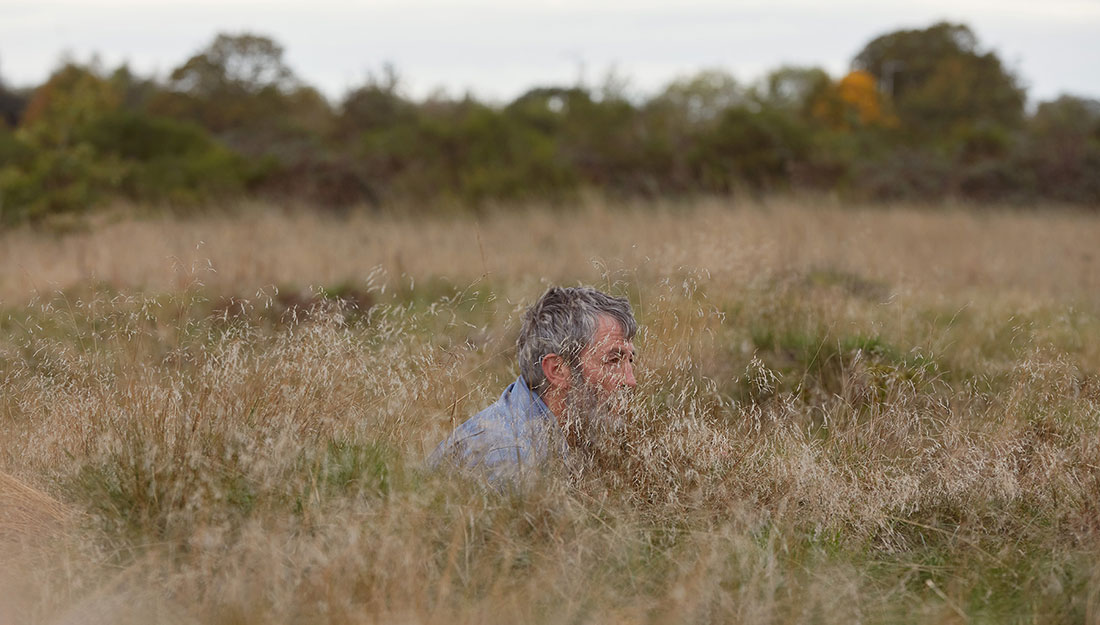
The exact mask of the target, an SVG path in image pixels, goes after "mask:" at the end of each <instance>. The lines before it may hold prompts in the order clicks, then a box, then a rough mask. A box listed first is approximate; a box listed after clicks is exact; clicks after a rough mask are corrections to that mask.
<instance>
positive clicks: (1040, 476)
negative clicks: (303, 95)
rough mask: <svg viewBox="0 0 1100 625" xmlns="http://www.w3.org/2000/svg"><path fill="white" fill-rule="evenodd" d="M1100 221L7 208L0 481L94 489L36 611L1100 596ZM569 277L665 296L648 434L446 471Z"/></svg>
mask: <svg viewBox="0 0 1100 625" xmlns="http://www.w3.org/2000/svg"><path fill="white" fill-rule="evenodd" d="M1098 235H1100V219H1098V218H1097V217H1096V216H1095V215H1090V214H1086V213H1079V212H1072V211H1064V210H1057V209H1053V208H1052V209H1050V210H1047V211H1045V212H1044V213H1042V214H1041V215H1040V214H1038V213H1020V212H1006V211H996V212H993V211H988V212H987V211H977V210H970V211H964V210H959V209H953V208H945V207H901V206H899V207H895V208H893V209H889V210H882V209H876V210H871V209H866V210H864V209H859V208H842V207H837V206H832V205H829V204H828V202H817V203H811V202H803V203H799V202H794V201H778V200H777V201H773V202H769V203H766V204H746V205H732V206H731V205H729V204H722V203H719V202H713V203H709V204H702V205H696V206H685V205H671V204H669V205H664V206H657V207H654V206H647V207H607V206H591V207H588V208H584V209H576V210H574V211H572V212H569V213H566V214H563V213H560V212H557V213H551V212H544V211H541V210H538V209H532V208H526V209H523V210H514V211H507V212H505V211H502V212H500V213H499V214H493V215H490V216H487V217H485V218H484V219H483V220H481V221H476V220H473V219H466V218H433V219H430V220H419V221H413V220H406V219H395V218H387V217H367V216H362V215H357V214H356V215H350V216H348V217H347V218H346V219H334V218H319V217H317V216H307V215H302V214H282V213H273V212H270V211H259V212H255V213H253V212H249V211H244V212H243V213H242V214H241V215H239V216H238V217H237V218H236V219H229V218H226V217H210V218H202V219H193V220H161V219H156V220H148V221H140V220H121V221H117V222H114V223H104V224H101V225H98V226H96V227H94V228H92V229H90V230H88V231H86V232H76V233H71V234H66V235H60V236H59V235H53V234H45V233H42V232H40V231H36V230H29V229H28V230H15V231H9V232H6V233H4V234H0V237H2V239H0V250H2V251H0V254H3V255H5V256H7V257H6V258H3V260H2V262H0V267H2V268H3V269H2V272H3V273H0V301H2V304H0V306H3V320H2V321H0V324H2V325H0V327H3V329H4V333H3V334H2V335H0V376H2V377H0V380H3V393H2V394H0V437H2V440H3V441H4V445H3V446H2V448H0V470H3V471H7V472H8V473H11V474H16V475H20V476H26V477H27V478H28V479H32V480H33V481H34V482H35V483H36V484H42V485H43V486H45V487H46V488H47V489H48V490H49V491H50V492H51V493H56V494H57V496H58V498H59V499H60V500H61V501H63V502H64V505H65V506H67V507H71V508H73V509H75V510H77V511H79V512H80V514H79V516H76V517H72V520H71V521H69V522H67V524H66V526H65V527H66V528H67V532H66V533H65V536H64V538H63V539H59V540H57V541H55V542H54V543H52V544H50V545H47V546H45V547H43V548H42V550H41V551H40V552H39V553H40V554H41V556H42V557H41V558H40V560H41V562H42V563H41V564H39V565H38V566H34V567H25V568H23V569H21V570H20V571H19V575H20V576H21V578H22V579H23V580H24V581H25V583H26V588H25V589H24V590H23V591H22V592H20V593H18V594H7V595H5V596H4V597H3V600H4V601H3V603H4V605H3V606H2V609H4V610H7V612H6V614H12V615H14V617H13V620H18V621H21V622H65V621H70V622H75V621H74V620H73V619H74V618H78V617H77V616H74V615H79V616H81V617H84V618H83V621H84V622H95V621H99V622H118V621H125V620H126V619H132V620H135V621H137V622H203V623H272V622H287V623H290V622H294V623H303V622H305V623H321V622H325V623H329V622H332V623H390V622H410V623H435V622H447V623H453V622H460V623H461V622H470V623H473V622H477V623H495V622H501V623H504V622H508V623H513V622H545V623H557V622H599V623H605V622H699V623H709V622H753V623H758V622H807V623H809V622H844V621H860V622H884V623H885V622H899V621H901V622H920V623H925V622H956V621H960V622H961V621H977V622H1003V621H1005V620H1011V619H1014V618H1020V619H1022V620H1029V621H1037V622H1050V623H1054V622H1067V621H1069V622H1081V621H1086V622H1087V621H1091V620H1094V619H1095V618H1096V615H1097V614H1098V612H1097V608H1098V605H1097V599H1096V598H1097V596H1098V594H1097V588H1098V586H1097V580H1100V569H1098V568H1097V566H1096V555H1097V553H1098V549H1100V524H1098V523H1097V521H1096V519H1097V518H1098V514H1100V513H1098V509H1097V504H1096V502H1097V501H1098V496H1100V468H1098V467H1100V462H1098V460H1097V458H1098V454H1100V384H1098V375H1100V346H1098V344H1097V341H1096V340H1095V337H1096V336H1100V299H1098V295H1097V294H1098V293H1100V271H1098V269H1100V259H1098V258H1097V256H1096V254H1095V253H1094V252H1093V247H1094V242H1095V241H1096V240H1098ZM200 242H201V244H200ZM547 282H563V283H576V282H585V283H590V284H595V285H598V286H601V287H604V288H607V289H610V290H612V291H614V292H616V293H622V294H625V295H628V296H629V297H630V298H631V300H632V302H633V303H634V305H635V307H636V310H637V312H638V315H639V320H640V322H641V324H642V330H641V332H640V333H639V335H638V337H637V345H638V349H639V369H638V375H639V388H640V389H641V391H642V392H641V393H640V396H639V398H638V405H637V409H638V413H639V419H638V420H637V421H636V422H635V423H634V427H633V429H632V430H630V431H629V432H627V433H626V434H625V435H624V437H623V444H622V446H621V448H619V449H617V450H612V451H613V452H614V453H613V454H610V455H609V456H607V457H606V458H604V459H603V460H604V462H603V464H602V465H601V466H600V470H599V471H591V472H589V473H586V474H585V475H556V474H554V473H552V472H551V473H549V474H548V475H546V476H545V477H544V479H542V481H541V482H539V483H538V485H537V488H533V489H530V490H527V491H523V492H515V493H512V492H507V493H497V492H493V491H487V490H485V489H484V488H483V487H482V486H481V485H480V484H479V483H477V482H476V481H470V480H467V479H465V478H462V477H456V476H449V475H441V474H437V473H432V472H430V471H428V470H427V469H426V468H425V467H424V465H423V459H424V457H425V455H426V453H427V451H428V450H429V449H430V448H431V447H432V445H434V444H435V443H436V442H437V441H438V440H440V438H441V437H442V436H443V435H444V433H445V432H446V431H447V429H448V428H449V427H451V425H452V424H453V423H455V422H456V421H459V420H461V419H463V418H465V417H466V416H468V415H470V414H472V413H473V412H474V411H475V410H477V409H479V408H480V407H481V406H483V405H484V404H485V403H487V402H488V401H491V399H492V398H493V397H495V396H496V395H497V394H498V393H499V391H500V388H501V387H502V385H503V384H505V383H506V382H507V381H508V380H509V378H510V377H511V376H513V375H514V366H513V364H512V362H511V360H512V355H511V354H512V342H513V340H514V331H515V327H516V323H517V316H518V314H519V313H520V312H521V311H522V309H523V307H524V306H525V305H526V304H527V303H528V302H530V301H531V300H532V298H534V297H536V296H537V295H538V294H539V293H540V292H541V291H542V290H543V288H544V287H545V284H546V283H547ZM311 286H312V289H309V288H308V287H311ZM276 288H278V293H282V294H285V293H288V292H289V293H303V292H304V293H306V294H308V295H301V296H294V297H287V296H285V295H284V296H283V297H284V302H285V303H283V304H280V303H279V299H278V295H277V294H276ZM303 289H304V291H303ZM228 298H234V299H232V300H230V299H228ZM302 307H304V308H302ZM230 310H236V311H240V312H239V314H238V313H233V314H230V313H229V312H228V311H230ZM270 310H275V311H276V312H277V314H273V313H270V312H268V311H270ZM291 310H305V311H306V313H303V314H302V315H300V316H299V317H297V318H295V317H294V315H293V314H292V313H291V314H289V318H288V312H289V311H291Z"/></svg>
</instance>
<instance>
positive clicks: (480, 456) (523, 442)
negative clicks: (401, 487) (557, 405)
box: [428, 376, 566, 486]
mask: <svg viewBox="0 0 1100 625" xmlns="http://www.w3.org/2000/svg"><path fill="white" fill-rule="evenodd" d="M555 434H560V431H559V429H558V424H557V419H556V418H555V417H554V414H553V413H552V412H550V409H549V408H547V407H546V404H545V403H543V401H542V399H541V398H539V396H538V395H536V394H535V393H534V391H532V390H530V389H528V388H527V383H526V382H524V380H523V376H520V377H517V378H516V381H515V382H512V383H511V384H510V385H508V388H506V389H504V393H503V394H501V396H500V399H498V400H497V401H496V402H494V403H493V404H492V405H490V406H489V407H488V408H486V409H485V410H482V411H481V412H479V413H477V414H476V415H474V416H473V417H472V418H470V419H469V420H468V421H466V422H465V423H463V424H462V425H460V426H458V427H457V428H455V430H454V432H452V433H451V435H450V436H448V437H447V438H446V439H444V440H443V442H441V443H439V446H438V447H436V448H435V451H434V452H432V455H431V456H430V457H429V458H428V463H429V465H431V466H432V467H441V466H444V465H445V463H446V462H450V463H451V464H452V465H453V466H455V467H457V468H462V469H469V470H475V471H483V472H485V473H486V475H487V477H488V479H489V482H490V483H491V484H493V485H494V486H501V485H503V484H504V483H508V482H515V481H517V480H518V479H520V478H522V477H523V475H524V474H525V473H533V472H534V471H535V470H536V469H537V468H538V467H539V466H541V465H543V464H544V463H545V462H546V461H547V460H549V459H550V458H553V457H557V458H564V457H565V455H566V445H565V440H564V438H563V437H562V436H560V435H557V436H555Z"/></svg>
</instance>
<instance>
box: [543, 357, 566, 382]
mask: <svg viewBox="0 0 1100 625" xmlns="http://www.w3.org/2000/svg"><path fill="white" fill-rule="evenodd" d="M571 373H572V372H571V371H570V370H569V365H568V363H566V362H565V359H564V358H562V357H561V354H547V355H545V356H543V357H542V374H543V375H545V376H546V381H547V382H549V383H550V388H569V382H570V381H571V380H572V377H571V375H570V374H571Z"/></svg>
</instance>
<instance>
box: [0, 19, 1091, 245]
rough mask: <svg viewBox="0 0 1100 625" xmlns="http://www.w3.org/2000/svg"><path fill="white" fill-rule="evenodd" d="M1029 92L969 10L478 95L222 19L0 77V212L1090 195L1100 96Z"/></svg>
mask: <svg viewBox="0 0 1100 625" xmlns="http://www.w3.org/2000/svg"><path fill="white" fill-rule="evenodd" d="M1025 104H1026V91H1025V89H1024V87H1023V86H1022V85H1021V84H1020V81H1019V79H1018V78H1017V77H1016V76H1014V75H1013V74H1012V73H1011V72H1010V71H1009V70H1008V69H1007V68H1006V67H1005V66H1004V64H1003V63H1002V62H1001V60H1000V59H999V58H998V57H997V55H996V54H995V53H993V52H991V51H986V50H983V49H982V47H981V46H980V44H979V42H978V40H977V37H976V36H975V34H974V33H973V32H972V31H971V30H970V28H968V27H967V26H965V25H962V24H951V23H946V22H944V23H938V24H934V25H932V26H930V27H928V28H924V29H913V30H900V31H896V32H891V33H888V34H885V35H882V36H880V37H877V38H875V39H874V40H872V41H870V42H869V43H867V45H866V46H864V47H863V49H862V50H861V51H860V52H859V53H858V54H857V55H856V56H855V58H854V59H853V60H852V64H851V71H850V72H849V73H848V74H846V75H844V76H841V77H833V76H830V75H829V74H828V73H827V72H826V71H824V70H822V69H820V68H815V67H781V68H778V69H776V70H774V71H772V72H770V73H768V74H767V75H766V76H765V77H763V78H762V79H760V80H759V81H757V82H755V83H752V84H742V83H740V82H738V81H737V80H736V79H735V78H734V77H733V76H731V75H729V74H728V73H725V72H722V71H714V70H711V71H702V72H699V73H697V74H695V75H691V76H686V77H683V78H681V79H678V80H675V81H673V82H672V83H670V84H668V85H667V86H666V87H665V88H664V89H662V90H660V91H659V92H657V93H656V94H654V95H652V96H650V97H647V98H645V99H638V98H631V97H628V96H627V95H625V94H624V93H623V90H622V89H619V88H616V87H615V85H614V84H613V83H609V84H608V85H604V86H601V87H591V86H585V85H562V86H543V87H537V88H533V89H531V90H529V91H527V92H526V93H524V94H523V95H521V96H519V97H517V98H516V99H515V100H513V101H511V102H508V103H504V104H494V103H489V102H484V101H479V100H478V99H476V98H475V97H473V96H471V95H466V96H464V97H460V98H454V97H447V96H445V95H434V96H429V97H426V98H423V99H419V100H417V99H414V98H411V97H409V96H407V95H406V94H405V93H404V92H403V90H402V89H401V85H400V81H399V79H398V78H397V76H396V74H395V73H394V72H393V71H392V70H389V69H387V71H384V72H383V73H382V74H381V75H380V76H374V77H372V78H370V79H368V80H366V81H365V82H364V84H362V85H361V86H358V87H357V88H355V89H352V90H350V91H349V92H348V93H347V94H346V95H345V96H344V97H343V98H342V99H341V100H340V101H339V102H337V103H332V102H329V101H328V100H327V99H326V98H325V97H324V96H322V95H321V94H320V93H319V92H318V91H317V90H316V89H315V88H313V87H311V86H310V85H308V84H307V83H306V82H304V81H303V80H302V78H300V77H299V76H297V75H295V73H294V72H293V71H292V70H291V69H290V68H289V67H288V65H287V64H286V62H285V60H284V51H283V48H282V47H281V46H280V45H279V44H278V43H277V42H275V41H273V40H272V39H270V38H268V37H264V36H259V35H254V34H220V35H218V36H217V37H216V38H215V39H214V40H213V41H212V42H211V43H210V44H209V45H208V46H207V47H205V48H204V49H202V50H200V51H198V52H197V53H196V54H195V55H194V56H192V57H191V58H189V59H187V60H186V61H185V62H184V63H183V64H182V65H180V66H179V67H177V68H175V69H174V70H172V72H171V73H170V74H169V75H168V76H167V77H164V78H157V77H146V76H139V75H136V74H134V73H133V72H131V71H130V70H129V69H128V68H127V67H126V66H125V65H124V66H122V67H119V68H117V69H115V70H106V69H104V68H102V67H101V66H100V65H99V64H98V63H95V62H92V63H87V64H80V63H76V62H71V61H70V62H64V63H62V64H61V66H60V67H58V68H57V69H56V71H54V72H53V74H52V75H51V76H50V77H49V78H48V79H47V80H46V81H45V82H44V83H43V84H41V85H38V86H37V87H34V88H30V89H21V90H20V89H13V88H9V87H5V86H4V85H3V83H0V224H12V223H20V222H24V221H28V220H29V221H34V220H39V219H42V218H43V217H46V216H48V215H52V214H58V213H71V212H82V211H86V210H89V209H91V208H94V207H96V206H98V205H100V204H102V203H104V202H106V201H110V200H113V199H125V200H129V201H132V202H135V203H142V204H154V205H169V206H174V207H179V208H183V209H186V208H188V207H199V206H208V205H211V204H217V203H218V202H221V201H228V200H235V199H239V198H241V197H258V198H266V199H273V200H277V201H294V202H301V203H304V204H308V205H311V206H317V207H322V208H329V209H334V210H341V209H344V208H347V207H350V206H355V205H368V206H384V205H398V206H423V207H439V206H457V207H473V208H477V207H481V206H484V205H486V204H490V203H493V202H514V201H526V200H535V201H544V202H568V201H570V200H572V199H575V198H576V197H577V196H578V195H579V194H581V193H583V192H586V191H589V190H595V191H597V192H600V193H603V194H606V195H608V196H612V197H624V198H655V197H681V196H692V195H698V194H708V195H711V194H735V193H751V194H765V193H771V192H784V191H791V190H794V191H803V190H805V191H821V192H830V193H836V194H839V195H841V196H843V197H846V198H852V199H859V200H868V201H878V200H882V201H887V200H899V199H901V200H940V199H944V198H958V199H964V200H973V201H976V202H990V201H995V202H1007V203H1033V202H1037V201H1041V200H1053V201H1058V202H1065V203H1075V204H1082V205H1087V206H1091V207H1096V206H1100V102H1097V101H1095V100H1088V99H1085V98H1078V97H1073V96H1062V97H1060V98H1058V99H1056V100H1053V101H1049V102H1042V103H1039V104H1038V106H1037V107H1036V108H1035V109H1034V110H1033V111H1030V112H1029V111H1028V110H1027V108H1026V106H1025Z"/></svg>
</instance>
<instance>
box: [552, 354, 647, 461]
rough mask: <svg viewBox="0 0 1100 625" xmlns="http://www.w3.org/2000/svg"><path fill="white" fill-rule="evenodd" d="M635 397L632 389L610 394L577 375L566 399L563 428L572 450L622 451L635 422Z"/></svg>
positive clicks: (620, 389)
mask: <svg viewBox="0 0 1100 625" xmlns="http://www.w3.org/2000/svg"><path fill="white" fill-rule="evenodd" d="M633 397H634V387H632V386H621V387H618V388H615V389H610V390H608V389H605V388H603V387H601V386H600V385H598V384H593V383H591V382H590V381H589V380H587V379H586V377H585V376H584V374H583V373H582V372H581V371H579V370H578V371H576V372H575V373H574V374H573V383H572V384H571V385H570V388H569V392H568V394H567V395H566V400H565V418H564V424H563V429H564V431H565V435H566V438H567V440H568V441H569V444H570V446H571V447H573V448H576V449H586V450H590V451H599V450H603V451H608V450H610V449H613V448H615V447H618V446H619V445H620V444H621V443H622V442H623V437H624V434H625V433H626V431H627V428H628V427H629V425H630V423H631V422H632V420H633V415H634V407H633Z"/></svg>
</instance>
